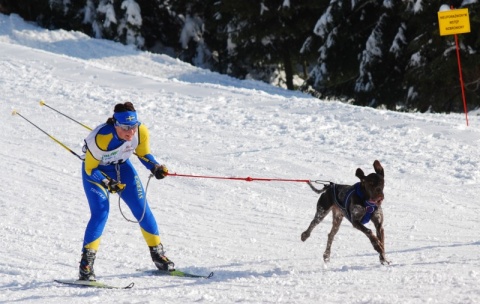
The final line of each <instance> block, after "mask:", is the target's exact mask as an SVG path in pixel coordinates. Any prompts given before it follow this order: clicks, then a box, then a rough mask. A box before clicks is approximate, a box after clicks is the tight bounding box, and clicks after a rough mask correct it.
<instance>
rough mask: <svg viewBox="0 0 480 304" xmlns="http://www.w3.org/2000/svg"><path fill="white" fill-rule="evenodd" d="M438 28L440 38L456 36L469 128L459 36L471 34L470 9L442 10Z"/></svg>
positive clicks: (466, 118) (464, 108)
mask: <svg viewBox="0 0 480 304" xmlns="http://www.w3.org/2000/svg"><path fill="white" fill-rule="evenodd" d="M437 14H438V26H439V27H440V36H446V35H455V45H456V48H457V62H458V73H459V74H460V87H461V88H462V99H463V110H464V111H465V120H466V122H467V126H468V115H467V101H466V100H465V90H464V86H463V77H462V65H461V63H460V48H459V47H458V37H457V34H463V33H470V19H469V16H468V9H467V8H463V9H451V10H441V11H439V12H438V13H437Z"/></svg>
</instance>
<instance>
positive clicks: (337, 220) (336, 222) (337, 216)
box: [323, 208, 343, 263]
mask: <svg viewBox="0 0 480 304" xmlns="http://www.w3.org/2000/svg"><path fill="white" fill-rule="evenodd" d="M332 215H333V218H332V220H333V222H332V229H331V230H330V233H329V234H328V241H327V248H326V249H325V252H324V253H323V260H324V261H325V263H328V262H330V250H331V248H332V242H333V239H334V238H335V235H336V234H337V232H338V230H339V229H340V224H341V223H342V220H343V213H342V212H341V211H340V210H338V208H333V213H332Z"/></svg>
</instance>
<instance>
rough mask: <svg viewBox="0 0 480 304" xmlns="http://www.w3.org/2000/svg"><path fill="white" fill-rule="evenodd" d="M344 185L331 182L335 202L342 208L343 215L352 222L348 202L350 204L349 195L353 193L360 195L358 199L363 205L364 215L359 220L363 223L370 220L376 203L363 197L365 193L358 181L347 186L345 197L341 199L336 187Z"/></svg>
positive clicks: (375, 208)
mask: <svg viewBox="0 0 480 304" xmlns="http://www.w3.org/2000/svg"><path fill="white" fill-rule="evenodd" d="M338 186H340V187H345V186H343V185H337V184H333V196H334V198H335V204H337V206H338V207H339V208H340V210H342V212H343V214H344V215H345V217H346V218H347V219H348V220H349V221H350V223H351V222H352V215H351V213H350V204H351V199H350V198H351V196H352V195H353V194H354V193H355V194H356V195H358V196H359V197H360V199H361V200H362V201H363V206H364V207H365V211H366V212H365V215H364V216H363V217H362V220H361V221H360V222H361V223H362V224H363V225H365V224H366V223H368V222H370V218H371V217H372V214H373V213H374V212H375V211H376V210H377V209H378V207H377V205H375V204H373V203H370V202H369V201H367V200H366V199H365V195H364V193H363V192H362V188H361V186H360V183H356V184H355V185H353V186H349V187H350V188H349V189H348V190H347V192H346V193H345V197H344V198H343V199H342V198H341V197H339V194H340V193H341V192H342V191H340V192H339V189H337V187H338Z"/></svg>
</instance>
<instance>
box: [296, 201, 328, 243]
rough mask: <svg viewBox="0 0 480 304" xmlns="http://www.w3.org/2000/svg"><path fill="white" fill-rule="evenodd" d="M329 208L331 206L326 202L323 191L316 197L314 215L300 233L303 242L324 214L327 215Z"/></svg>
mask: <svg viewBox="0 0 480 304" xmlns="http://www.w3.org/2000/svg"><path fill="white" fill-rule="evenodd" d="M331 208H332V205H331V204H329V203H328V199H327V196H326V195H325V193H324V194H322V195H321V196H320V198H319V199H318V203H317V212H316V213H315V217H314V218H313V220H312V222H311V223H310V226H308V228H307V230H305V231H304V232H303V233H302V236H301V239H302V242H305V241H306V240H307V239H308V238H309V237H310V233H312V230H313V229H314V228H315V227H316V226H317V225H318V224H320V222H321V221H322V220H323V219H324V218H325V216H327V214H328V213H329V212H330V209H331Z"/></svg>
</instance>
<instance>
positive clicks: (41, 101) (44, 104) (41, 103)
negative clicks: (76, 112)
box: [40, 100, 92, 131]
mask: <svg viewBox="0 0 480 304" xmlns="http://www.w3.org/2000/svg"><path fill="white" fill-rule="evenodd" d="M40 105H41V106H46V107H47V108H50V109H52V110H53V111H55V112H57V113H58V114H60V115H63V116H65V117H66V118H68V119H70V120H73V121H74V122H76V123H78V124H79V125H81V126H83V127H84V128H85V129H88V130H90V131H92V128H90V127H89V126H86V125H84V124H82V123H81V122H79V121H76V120H75V119H73V118H71V117H70V116H67V115H65V114H63V113H62V112H60V111H58V110H56V109H54V108H52V107H51V106H49V105H47V104H46V103H45V101H43V100H40Z"/></svg>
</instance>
